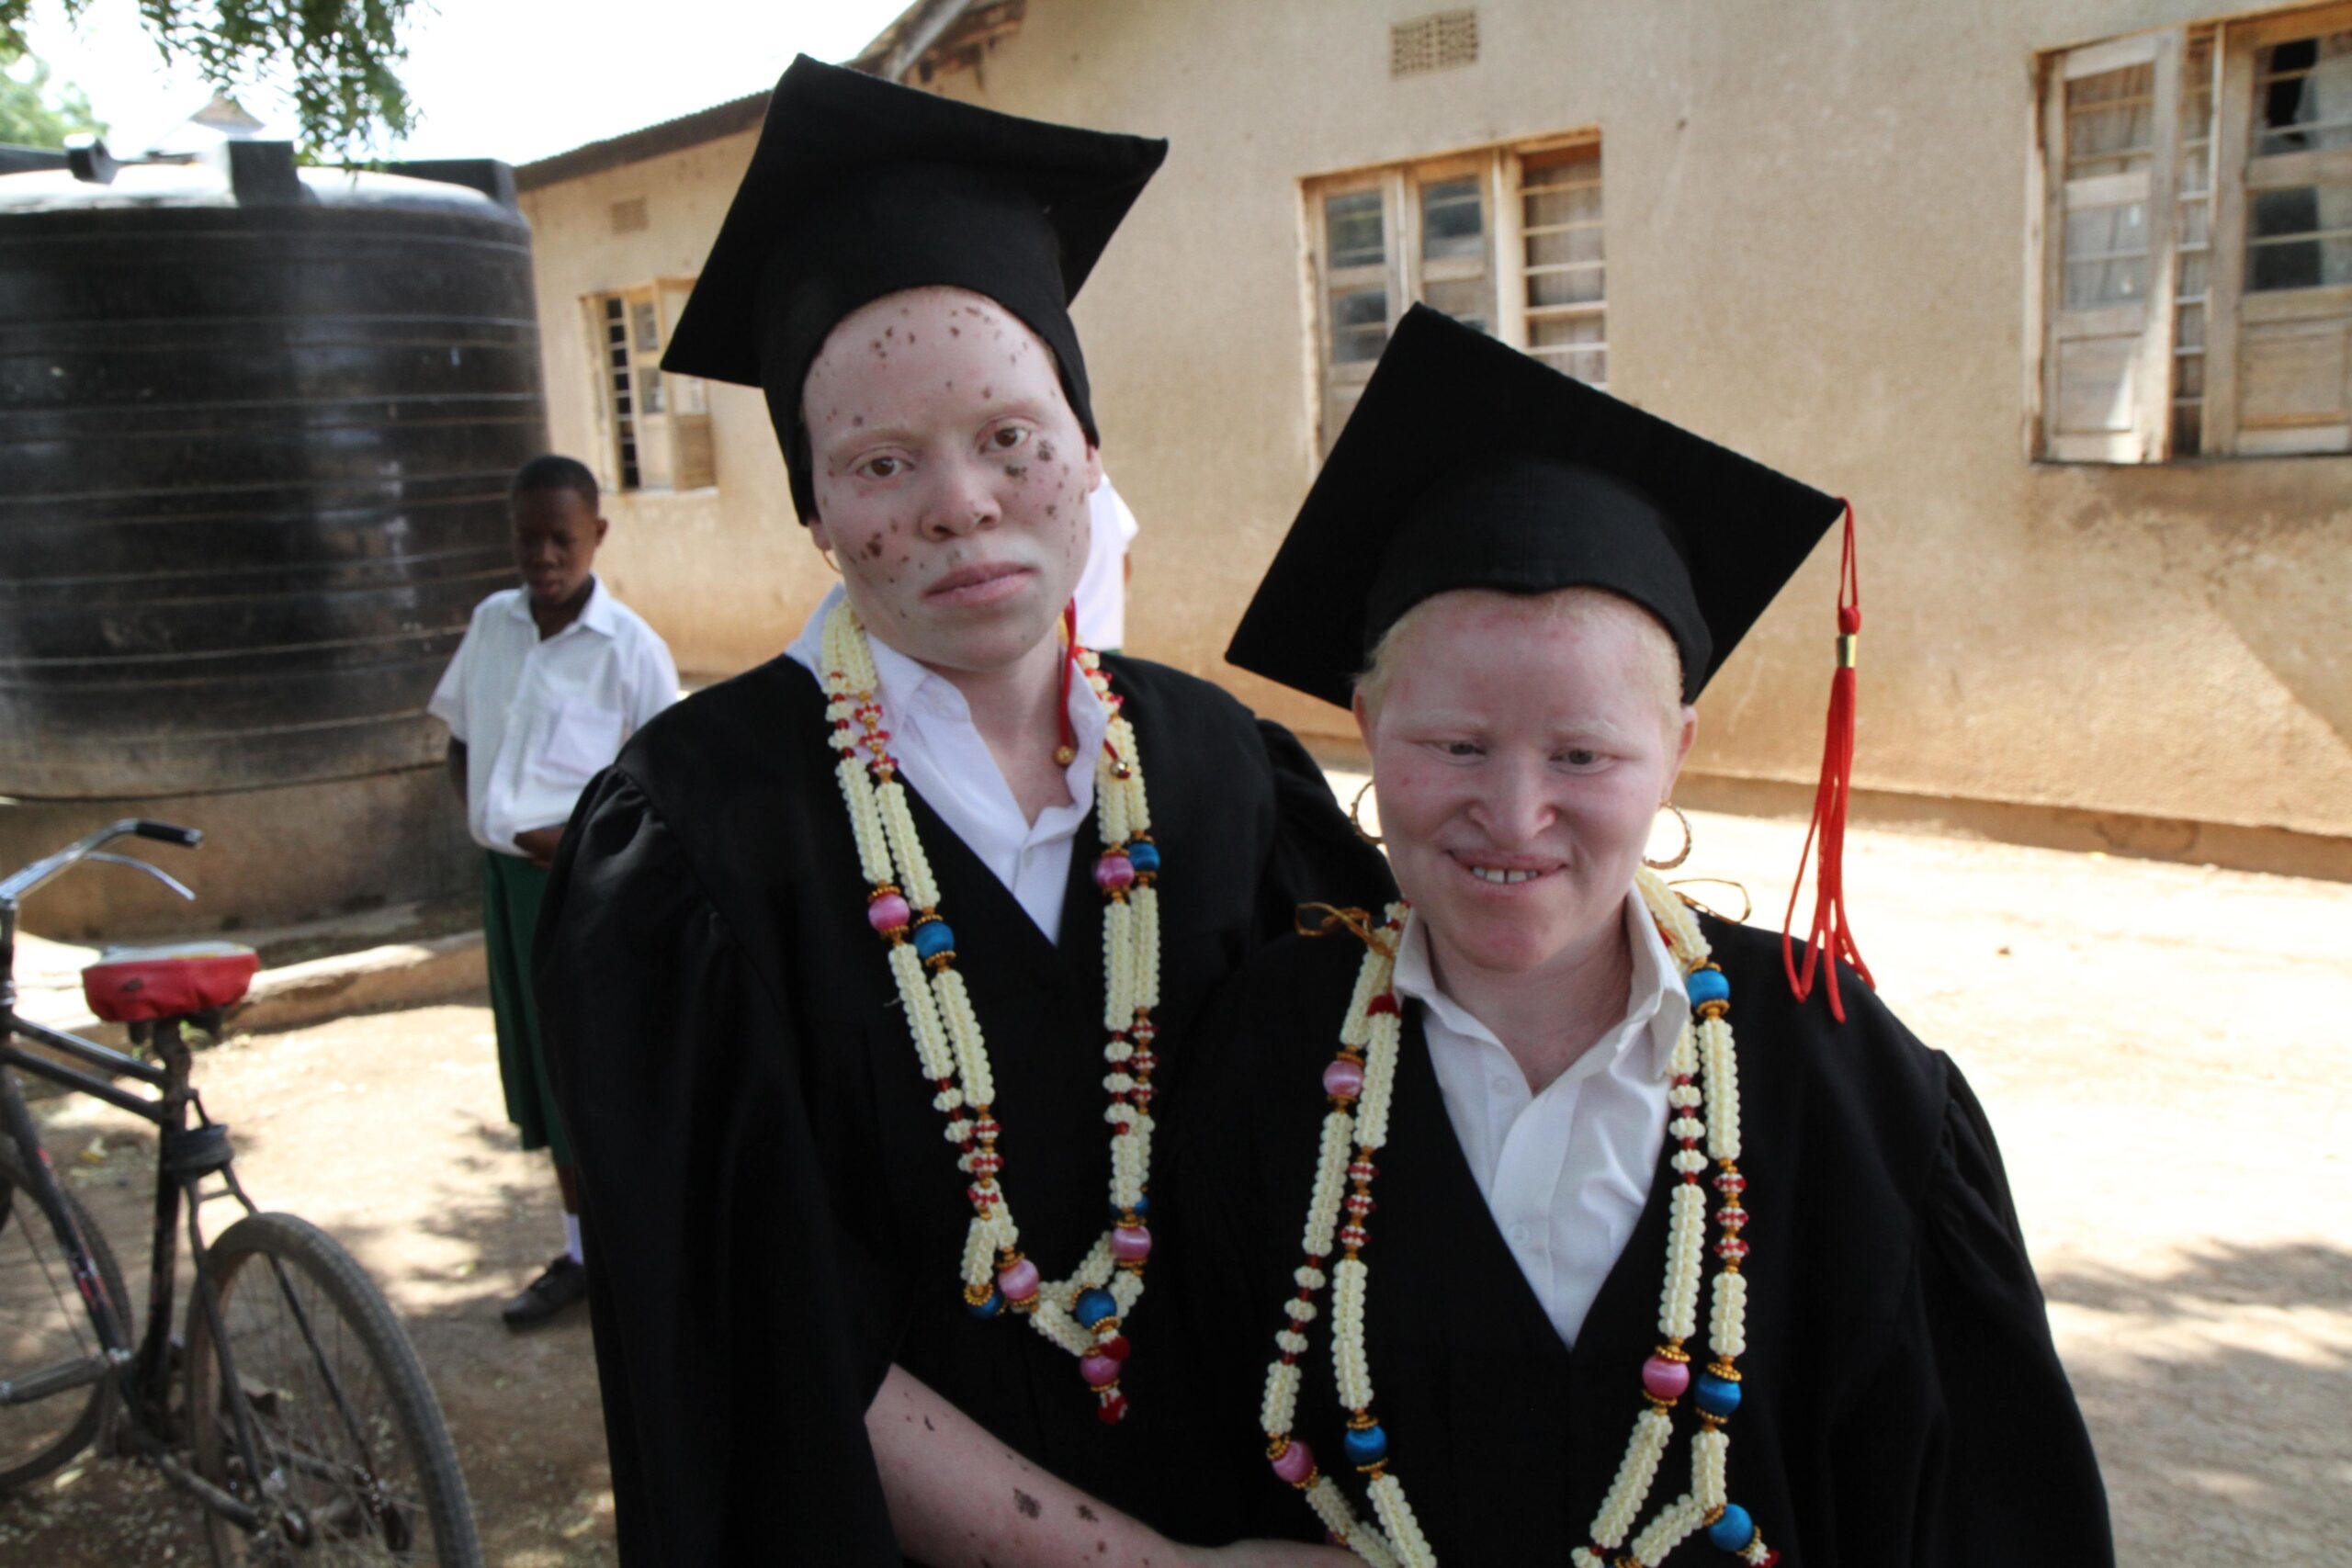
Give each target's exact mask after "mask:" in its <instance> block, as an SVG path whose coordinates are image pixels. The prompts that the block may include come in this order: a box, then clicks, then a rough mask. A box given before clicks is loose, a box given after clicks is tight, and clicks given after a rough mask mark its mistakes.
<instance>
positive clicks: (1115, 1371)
mask: <svg viewBox="0 0 2352 1568" xmlns="http://www.w3.org/2000/svg"><path fill="white" fill-rule="evenodd" d="M1078 1375H1079V1376H1080V1377H1082V1378H1084V1379H1085V1380H1086V1386H1087V1387H1089V1388H1109V1387H1110V1386H1111V1385H1112V1384H1113V1383H1114V1382H1118V1381H1119V1363H1118V1362H1116V1361H1114V1360H1113V1359H1111V1358H1110V1357H1108V1356H1081V1357H1080V1358H1079V1362H1078Z"/></svg>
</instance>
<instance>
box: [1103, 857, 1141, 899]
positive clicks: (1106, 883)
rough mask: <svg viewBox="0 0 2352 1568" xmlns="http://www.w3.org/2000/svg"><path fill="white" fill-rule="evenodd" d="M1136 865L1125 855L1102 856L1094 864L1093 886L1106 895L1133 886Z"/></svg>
mask: <svg viewBox="0 0 2352 1568" xmlns="http://www.w3.org/2000/svg"><path fill="white" fill-rule="evenodd" d="M1135 880H1136V863H1135V862H1133V861H1131V860H1129V859H1128V858H1127V857H1126V856H1125V855H1104V856H1103V858H1102V859H1101V860H1098V861H1096V862H1095V863H1094V886H1097V887H1099V888H1101V889H1102V890H1103V892H1105V893H1108V892H1110V891H1112V890H1113V889H1114V888H1119V887H1130V886H1134V885H1135Z"/></svg>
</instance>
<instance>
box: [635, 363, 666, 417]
mask: <svg viewBox="0 0 2352 1568" xmlns="http://www.w3.org/2000/svg"><path fill="white" fill-rule="evenodd" d="M638 376H639V385H640V387H641V388H642V389H643V395H644V398H645V412H647V413H662V412H667V405H666V404H665V403H664V402H663V400H662V372H661V371H660V370H658V369H656V368H654V367H652V366H650V365H649V366H647V367H645V368H644V369H643V370H641V371H639V373H638Z"/></svg>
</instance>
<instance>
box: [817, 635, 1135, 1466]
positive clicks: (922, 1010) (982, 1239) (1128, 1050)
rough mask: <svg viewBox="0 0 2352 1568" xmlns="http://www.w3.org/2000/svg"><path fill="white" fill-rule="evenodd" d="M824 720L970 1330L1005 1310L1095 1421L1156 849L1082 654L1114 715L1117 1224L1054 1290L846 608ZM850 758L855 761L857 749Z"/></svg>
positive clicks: (874, 682) (1131, 1214) (1109, 826)
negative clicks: (958, 1182)
mask: <svg viewBox="0 0 2352 1568" xmlns="http://www.w3.org/2000/svg"><path fill="white" fill-rule="evenodd" d="M823 639H824V640H823V650H824V659H825V681H824V685H825V696H826V699H827V701H826V707H825V716H826V718H827V720H828V721H829V722H830V723H831V734H832V742H831V743H832V745H833V748H834V750H835V751H836V752H837V753H838V757H837V761H836V762H835V764H834V773H835V775H836V776H837V777H838V778H839V780H840V782H841V787H842V800H843V801H844V802H846V803H847V805H848V807H849V819H850V829H851V832H852V834H853V836H854V838H855V840H856V842H857V858H858V864H859V866H860V868H861V869H862V870H863V872H864V874H865V879H866V881H867V882H868V883H869V884H871V886H872V891H870V892H869V893H868V894H867V895H866V899H865V918H866V921H867V923H868V924H870V925H871V926H872V927H873V928H874V931H875V933H876V935H877V936H879V937H880V938H881V939H882V940H883V942H885V943H886V944H887V946H888V951H889V956H890V974H891V977H892V978H893V979H894V980H895V981H896V982H897V983H898V988H899V1001H900V1003H901V1005H902V1007H903V1009H904V1010H905V1013H906V1018H907V1030H908V1032H909V1033H910V1035H911V1036H912V1037H913V1040H914V1046H915V1055H916V1056H917V1058H918V1059H919V1060H920V1062H921V1064H922V1076H923V1077H924V1079H925V1081H927V1082H929V1083H930V1084H931V1085H932V1086H933V1088H934V1089H936V1091H937V1092H936V1093H935V1094H934V1095H933V1099H932V1104H933V1107H934V1108H936V1109H937V1110H938V1111H941V1112H942V1113H943V1114H944V1115H945V1116H946V1118H947V1128H946V1135H947V1141H948V1142H949V1143H951V1144H954V1145H956V1148H957V1149H958V1150H959V1151H961V1152H960V1154H959V1155H958V1156H957V1158H956V1168H958V1169H959V1170H962V1171H963V1172H965V1173H966V1174H967V1176H968V1177H969V1178H970V1182H969V1184H968V1185H967V1187H966V1188H965V1190H964V1192H965V1197H966V1198H967V1200H969V1201H970V1203H971V1205H972V1220H971V1224H970V1226H969V1227H968V1228H967V1231H966V1233H965V1242H964V1262H963V1278H964V1301H965V1303H966V1304H967V1306H969V1307H970V1308H971V1310H972V1313H973V1314H974V1315H975V1316H978V1317H995V1316H997V1315H999V1314H1001V1313H1003V1312H1005V1311H1007V1310H1010V1311H1012V1313H1014V1314H1018V1315H1020V1316H1023V1317H1026V1318H1027V1319H1028V1321H1029V1325H1030V1326H1031V1327H1032V1328H1034V1329H1035V1330H1036V1331H1037V1332H1038V1333H1040V1334H1042V1335H1044V1336H1045V1337H1046V1338H1047V1339H1050V1340H1052V1341H1053V1342H1054V1343H1055V1344H1056V1345H1058V1346H1060V1347H1061V1348H1063V1349H1064V1350H1067V1351H1068V1352H1069V1354H1070V1355H1072V1356H1074V1357H1076V1358H1078V1370H1079V1375H1080V1378H1081V1379H1083V1380H1084V1382H1086V1385H1087V1386H1088V1387H1089V1388H1091V1389H1092V1390H1093V1391H1094V1395H1095V1400H1096V1414H1097V1415H1098V1416H1101V1417H1102V1419H1103V1422H1105V1423H1106V1424H1108V1423H1112V1422H1116V1421H1117V1420H1119V1419H1120V1418H1121V1417H1122V1416H1125V1414H1126V1411H1127V1400H1126V1396H1125V1394H1124V1393H1120V1392H1119V1371H1120V1365H1121V1363H1122V1362H1124V1361H1125V1359H1126V1358H1127V1340H1126V1337H1125V1335H1124V1334H1123V1333H1122V1332H1121V1331H1120V1328H1121V1325H1122V1323H1123V1322H1124V1321H1125V1318H1126V1317H1127V1316H1128V1315H1129V1314H1132V1313H1133V1312H1134V1311H1135V1305H1136V1302H1137V1301H1138V1300H1139V1299H1141V1297H1142V1295H1143V1269H1144V1261H1145V1259H1147V1258H1149V1257H1150V1256H1151V1231H1150V1229H1149V1228H1148V1226H1147V1225H1146V1224H1144V1216H1145V1215H1146V1213H1148V1201H1147V1199H1146V1197H1145V1189H1146V1187H1147V1186H1148V1184H1149V1182H1150V1179H1151V1134H1152V1125H1153V1123H1152V1115H1151V1097H1152V1087H1151V1074H1152V1069H1153V1068H1154V1066H1157V1065H1158V1064H1157V1061H1156V1059H1155V1057H1154V1055H1153V1054H1152V1049H1151V1045H1152V1038H1153V1027H1152V1021H1151V1010H1152V1009H1153V1008H1155V1007H1157V1006H1159V890H1158V888H1157V886H1155V884H1156V883H1157V881H1158V878H1159V846H1158V845H1157V844H1155V843H1153V841H1152V838H1151V810H1150V807H1149V804H1148V801H1147V799H1146V797H1145V795H1144V785H1143V764H1142V761H1141V759H1140V757H1139V756H1138V754H1137V752H1136V733H1135V728H1134V727H1133V726H1131V725H1130V724H1128V722H1127V721H1126V719H1125V718H1124V717H1123V716H1121V715H1120V712H1119V709H1120V705H1121V703H1120V698H1119V697H1118V695H1117V694H1115V693H1114V692H1113V691H1112V690H1111V685H1110V681H1109V678H1108V677H1106V676H1105V675H1104V674H1103V670H1102V666H1101V665H1100V664H1099V663H1098V662H1097V660H1095V657H1094V655H1093V653H1092V652H1091V650H1089V649H1081V648H1074V649H1072V650H1071V657H1072V659H1073V660H1075V662H1076V663H1077V664H1078V667H1079V668H1080V671H1083V672H1084V674H1085V677H1086V683H1087V685H1088V686H1089V687H1090V688H1091V690H1092V691H1093V693H1094V694H1095V697H1096V698H1097V699H1098V700H1099V701H1101V703H1102V704H1103V707H1104V708H1105V710H1107V711H1108V712H1109V714H1110V716H1111V721H1110V728H1109V729H1108V731H1107V733H1106V734H1105V736H1104V738H1103V752H1102V755H1101V756H1099V757H1097V758H1096V759H1095V763H1094V808H1095V816H1096V818H1097V821H1098V822H1099V824H1100V826H1101V829H1102V836H1103V852H1102V854H1101V855H1100V856H1099V857H1098V858H1097V859H1096V861H1095V863H1094V886H1096V887H1097V888H1099V889H1100V890H1101V891H1102V894H1103V1030H1104V1032H1105V1034H1106V1036H1107V1041H1106V1043H1105V1044H1104V1046H1103V1059H1104V1060H1105V1061H1106V1062H1108V1063H1109V1064H1110V1071H1109V1073H1108V1074H1107V1075H1105V1077H1103V1089H1105V1090H1107V1091H1108V1093H1109V1095H1110V1105H1109V1107H1108V1109H1106V1110H1105V1111H1104V1112H1103V1119H1104V1120H1105V1121H1107V1122H1110V1124H1111V1191H1110V1197H1111V1212H1112V1214H1113V1222H1112V1224H1111V1226H1110V1227H1109V1228H1108V1229H1106V1230H1105V1231H1104V1232H1103V1235H1101V1236H1099V1237H1097V1238H1096V1240H1095V1243H1094V1245H1093V1247H1091V1249H1090V1250H1089V1251H1088V1252H1087V1254H1086V1256H1085V1258H1083V1259H1082V1260H1080V1263H1079V1266H1078V1268H1077V1269H1075V1270H1074V1271H1072V1272H1071V1273H1070V1274H1069V1276H1068V1277H1067V1278H1065V1279H1061V1280H1045V1279H1042V1278H1041V1277H1040V1276H1039V1273H1038V1269H1037V1265H1036V1264H1035V1263H1034V1262H1032V1261H1031V1260H1030V1259H1029V1258H1026V1257H1024V1256H1023V1254H1022V1251H1021V1227H1020V1226H1019V1225H1018V1224H1014V1222H1013V1218H1012V1202H1011V1200H1010V1199H1008V1198H1007V1197H1006V1195H1005V1191H1004V1186H1003V1183H1002V1181H1001V1179H1000V1177H1001V1173H1002V1171H1003V1169H1004V1156H1003V1153H1002V1152H1001V1149H1000V1148H999V1146H998V1140H999V1138H1000V1137H1001V1135H1002V1133H1003V1128H1002V1126H1001V1124H1000V1123H999V1122H998V1121H997V1119H996V1116H995V1114H994V1108H995V1100H996V1081H995V1077H994V1076H993V1074H992V1073H991V1071H990V1069H989V1054H988V1046H987V1043H985V1041H984V1040H983V1039H982V1037H981V1034H980V1021H979V1018H978V1015H977V1014H976V1013H975V1012H974V1011H973V1010H972V1001H971V997H970V995H969V994H968V993H967V991H966V989H965V987H964V977H963V976H962V975H961V974H959V973H958V972H957V971H956V934H955V932H954V931H951V930H950V929H949V928H948V925H947V922H946V921H945V920H944V919H942V918H941V915H940V912H939V886H938V884H937V883H936V882H935V881H933V878H932V873H931V862H930V860H929V858H928V857H927V856H925V854H924V853H923V849H922V841H921V840H919V839H918V838H917V837H916V835H915V822H914V817H913V815H912V813H911V812H910V810H909V809H908V807H907V792H906V786H905V785H904V784H901V783H900V782H899V768H898V764H897V762H895V761H893V760H892V759H891V756H890V750H889V741H890V732H889V731H888V730H887V729H885V728H882V706H881V703H880V701H879V700H878V699H877V698H876V690H877V688H878V686H879V679H878V677H877V676H876V674H875V671H874V657H873V650H872V649H871V648H870V647H869V646H868V645H867V642H866V638H865V626H863V625H862V624H861V623H860V622H859V620H858V618H857V615H856V612H855V611H854V610H852V609H851V608H850V606H849V604H848V603H847V601H843V602H842V604H837V605H835V606H834V607H833V609H832V612H831V614H830V615H827V616H826V617H825V626H824V633H823ZM860 750H863V751H864V752H865V757H864V759H863V760H861V759H860V757H859V755H858V753H859V751H860Z"/></svg>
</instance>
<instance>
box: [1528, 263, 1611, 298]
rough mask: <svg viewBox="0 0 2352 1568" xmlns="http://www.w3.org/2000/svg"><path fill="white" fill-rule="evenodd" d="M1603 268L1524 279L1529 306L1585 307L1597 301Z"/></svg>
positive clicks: (1533, 274) (1582, 268)
mask: <svg viewBox="0 0 2352 1568" xmlns="http://www.w3.org/2000/svg"><path fill="white" fill-rule="evenodd" d="M1606 270H1607V269H1606V268H1604V267H1600V266H1579V267H1570V268H1563V269H1562V270H1560V271H1557V272H1531V273H1529V274H1528V275H1527V302H1528V303H1529V304H1530V305H1589V304H1591V303H1593V302H1595V301H1597V300H1599V299H1600V297H1601V290H1602V288H1603V287H1604V274H1605V272H1606Z"/></svg>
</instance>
